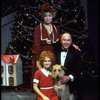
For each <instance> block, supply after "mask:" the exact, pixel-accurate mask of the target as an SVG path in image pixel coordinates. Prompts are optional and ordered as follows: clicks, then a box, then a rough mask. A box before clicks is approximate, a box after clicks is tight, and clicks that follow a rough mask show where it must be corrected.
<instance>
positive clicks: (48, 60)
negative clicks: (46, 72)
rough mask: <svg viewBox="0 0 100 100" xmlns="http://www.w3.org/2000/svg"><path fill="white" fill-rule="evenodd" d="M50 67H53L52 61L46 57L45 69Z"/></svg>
mask: <svg viewBox="0 0 100 100" xmlns="http://www.w3.org/2000/svg"><path fill="white" fill-rule="evenodd" d="M50 66H51V60H50V58H48V57H45V60H44V62H43V67H44V68H45V69H48V68H49V67H50Z"/></svg>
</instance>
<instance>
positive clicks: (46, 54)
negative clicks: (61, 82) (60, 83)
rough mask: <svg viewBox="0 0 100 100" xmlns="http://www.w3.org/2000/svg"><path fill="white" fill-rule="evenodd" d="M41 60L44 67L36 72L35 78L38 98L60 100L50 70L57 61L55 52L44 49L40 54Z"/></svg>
mask: <svg viewBox="0 0 100 100" xmlns="http://www.w3.org/2000/svg"><path fill="white" fill-rule="evenodd" d="M39 62H40V65H41V66H42V68H41V69H40V70H39V69H38V70H37V71H36V72H35V75H34V79H33V88H34V90H35V92H36V93H37V94H38V98H37V100H59V99H58V96H57V94H56V92H55V90H54V88H53V85H54V83H53V78H52V76H51V73H50V71H49V70H51V67H52V65H53V64H54V62H55V58H54V54H53V53H52V52H50V51H43V52H42V53H41V54H40V57H39Z"/></svg>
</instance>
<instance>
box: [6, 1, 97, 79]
mask: <svg viewBox="0 0 100 100" xmlns="http://www.w3.org/2000/svg"><path fill="white" fill-rule="evenodd" d="M45 1H47V2H49V4H50V5H51V6H53V7H54V8H55V9H56V10H57V15H56V17H55V19H54V21H53V22H54V24H55V25H56V26H57V27H58V29H59V32H60V33H62V32H66V31H71V33H72V36H73V39H74V43H75V44H76V45H78V46H79V48H80V49H81V57H82V61H83V62H84V66H85V67H84V69H83V72H82V74H88V75H90V76H91V77H93V78H95V77H97V70H96V64H95V59H94V55H93V51H91V48H92V46H91V44H90V41H89V37H88V30H87V29H86V26H85V12H84V9H83V7H82V6H81V3H80V0H34V1H32V2H31V3H29V2H27V3H24V5H20V7H19V9H18V11H17V13H16V16H15V23H14V25H13V28H12V29H11V30H12V32H11V35H12V41H11V42H10V43H9V44H8V47H7V49H6V52H5V53H7V54H19V55H20V57H21V59H22V61H23V74H24V75H26V76H27V77H28V78H29V75H30V76H31V66H32V58H33V54H32V48H33V46H34V45H33V42H34V40H33V37H34V28H35V26H36V25H37V24H38V23H39V22H40V21H41V18H40V9H39V7H40V6H41V5H42V4H43V3H44V2H45ZM26 76H25V78H26Z"/></svg>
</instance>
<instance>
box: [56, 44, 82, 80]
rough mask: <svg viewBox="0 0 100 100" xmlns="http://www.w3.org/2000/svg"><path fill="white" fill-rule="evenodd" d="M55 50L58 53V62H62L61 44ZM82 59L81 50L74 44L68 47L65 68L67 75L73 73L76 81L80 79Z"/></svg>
mask: <svg viewBox="0 0 100 100" xmlns="http://www.w3.org/2000/svg"><path fill="white" fill-rule="evenodd" d="M56 49H57V50H55V54H56V57H57V58H56V59H57V63H58V64H61V61H60V58H61V45H60V46H59V47H58V48H57V47H56ZM82 66H83V65H82V60H81V55H80V51H78V50H76V49H75V48H74V47H73V46H70V47H69V48H68V53H67V56H66V59H65V63H64V67H65V68H66V69H65V68H64V70H65V74H66V75H69V74H71V75H73V76H74V81H78V80H79V79H80V76H81V75H80V73H81V69H82Z"/></svg>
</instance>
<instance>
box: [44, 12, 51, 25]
mask: <svg viewBox="0 0 100 100" xmlns="http://www.w3.org/2000/svg"><path fill="white" fill-rule="evenodd" d="M52 19H53V16H52V13H50V12H45V13H44V22H45V23H46V24H50V23H51V22H52Z"/></svg>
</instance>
